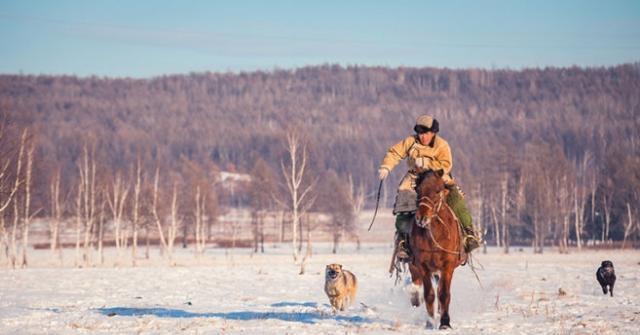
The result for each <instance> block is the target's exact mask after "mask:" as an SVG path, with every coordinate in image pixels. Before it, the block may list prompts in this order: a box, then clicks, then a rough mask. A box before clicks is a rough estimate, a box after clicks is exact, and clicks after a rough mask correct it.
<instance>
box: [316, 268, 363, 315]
mask: <svg viewBox="0 0 640 335" xmlns="http://www.w3.org/2000/svg"><path fill="white" fill-rule="evenodd" d="M324 279H325V280H324V292H325V293H326V294H327V297H329V302H331V306H332V307H333V311H334V312H335V311H336V310H340V311H344V309H345V308H346V307H348V306H349V305H350V304H351V303H353V302H354V301H355V297H356V292H357V291H358V280H357V279H356V276H355V275H354V274H353V273H351V272H349V271H347V270H343V269H342V265H341V264H329V265H327V267H326V269H325V277H324Z"/></svg>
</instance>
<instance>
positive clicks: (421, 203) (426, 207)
mask: <svg viewBox="0 0 640 335" xmlns="http://www.w3.org/2000/svg"><path fill="white" fill-rule="evenodd" d="M442 174H443V173H442V170H440V171H436V172H433V171H425V172H422V173H421V174H420V175H419V176H418V179H417V181H416V185H417V186H416V192H417V193H418V211H417V212H416V215H415V218H414V221H413V222H414V224H413V225H412V231H411V238H410V246H411V251H412V253H413V261H412V262H411V263H410V264H409V271H410V272H411V280H412V281H413V284H414V285H415V286H414V287H419V286H421V285H424V300H425V303H426V305H427V313H428V314H429V315H428V320H427V328H433V327H434V324H433V322H434V321H433V320H434V310H433V304H434V300H435V293H434V287H433V286H434V284H433V283H432V278H433V279H434V281H435V282H438V307H439V308H438V309H439V314H440V329H447V328H451V325H450V324H449V302H450V301H451V279H452V278H453V271H454V270H455V268H456V267H457V266H458V265H460V264H462V263H463V262H464V261H465V260H466V254H465V253H464V251H463V248H462V231H461V228H460V224H459V223H458V220H457V219H456V217H455V215H454V214H453V211H452V210H451V208H449V206H448V205H447V203H446V195H447V190H446V188H445V184H444V180H443V179H442ZM438 277H439V279H438ZM411 303H412V304H413V305H414V306H416V307H417V306H419V305H420V297H419V293H417V291H416V292H414V293H413V294H412V297H411Z"/></svg>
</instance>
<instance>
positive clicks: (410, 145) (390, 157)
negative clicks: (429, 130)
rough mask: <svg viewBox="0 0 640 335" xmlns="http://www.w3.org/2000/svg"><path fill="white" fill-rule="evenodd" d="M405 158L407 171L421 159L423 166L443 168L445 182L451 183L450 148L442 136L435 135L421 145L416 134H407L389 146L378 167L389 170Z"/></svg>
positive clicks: (412, 168)
mask: <svg viewBox="0 0 640 335" xmlns="http://www.w3.org/2000/svg"><path fill="white" fill-rule="evenodd" d="M405 158H407V165H408V170H409V172H412V171H414V170H415V166H416V160H422V161H423V163H424V166H427V167H429V168H430V169H431V170H444V178H445V182H446V183H447V184H453V179H451V176H450V173H451V168H452V167H453V159H452V156H451V148H450V147H449V143H447V141H445V140H444V139H443V138H442V137H440V136H438V135H435V136H434V138H433V140H432V141H431V143H430V144H429V145H423V144H421V143H420V141H418V139H417V138H416V136H409V137H407V138H405V139H404V140H402V141H400V142H398V143H396V144H395V145H393V146H392V147H391V148H389V151H387V154H386V155H385V156H384V159H383V160H382V164H380V168H383V169H387V170H389V171H391V170H393V168H394V167H396V165H398V164H399V163H400V161H402V160H403V159H405Z"/></svg>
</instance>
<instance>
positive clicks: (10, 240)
mask: <svg viewBox="0 0 640 335" xmlns="http://www.w3.org/2000/svg"><path fill="white" fill-rule="evenodd" d="M0 130H2V132H0V135H3V134H4V126H3V127H1V128H0ZM26 141H27V130H26V129H25V130H24V131H23V132H22V136H21V137H20V145H19V148H18V154H17V161H16V170H15V177H14V178H15V179H14V181H13V187H12V188H11V191H9V195H8V196H7V198H6V199H3V200H2V201H0V216H2V217H3V219H2V220H3V224H2V230H3V235H4V236H5V237H4V238H5V240H6V241H7V247H6V249H5V250H7V251H8V252H6V253H7V254H8V257H9V262H10V264H11V266H12V267H13V268H15V266H16V265H17V257H18V247H17V245H16V234H17V232H18V221H19V219H20V212H19V210H18V200H17V199H16V198H17V193H18V190H19V188H20V185H22V183H23V181H22V180H21V178H22V177H21V173H22V160H23V158H24V150H25V145H26ZM10 162H11V161H10V159H9V158H7V159H6V162H5V164H4V166H3V168H2V172H1V173H0V182H2V184H0V186H4V183H5V181H8V179H5V176H6V173H7V171H8V170H7V169H8V166H9V164H10ZM0 191H2V190H0ZM1 195H2V193H1V192H0V196H1ZM12 203H13V225H12V228H11V234H10V236H6V235H7V233H6V231H5V229H4V215H3V212H4V211H5V210H6V209H7V208H8V206H9V205H10V204H12Z"/></svg>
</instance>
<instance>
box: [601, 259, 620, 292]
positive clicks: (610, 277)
mask: <svg viewBox="0 0 640 335" xmlns="http://www.w3.org/2000/svg"><path fill="white" fill-rule="evenodd" d="M596 278H597V279H598V283H600V286H602V293H604V294H607V287H608V288H609V293H610V294H611V296H612V297H613V285H615V283H616V272H615V271H614V270H613V263H612V262H611V261H602V265H600V267H599V268H598V271H596Z"/></svg>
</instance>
